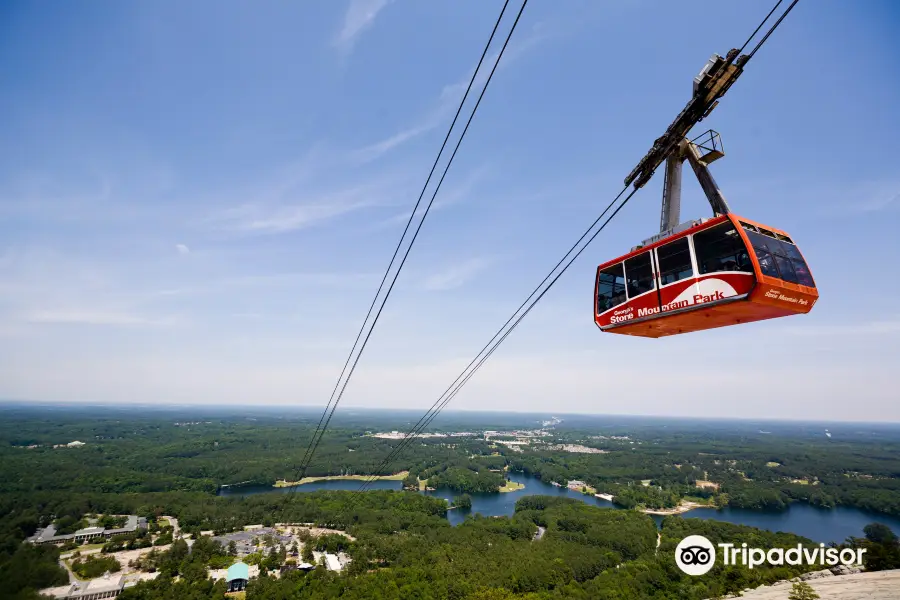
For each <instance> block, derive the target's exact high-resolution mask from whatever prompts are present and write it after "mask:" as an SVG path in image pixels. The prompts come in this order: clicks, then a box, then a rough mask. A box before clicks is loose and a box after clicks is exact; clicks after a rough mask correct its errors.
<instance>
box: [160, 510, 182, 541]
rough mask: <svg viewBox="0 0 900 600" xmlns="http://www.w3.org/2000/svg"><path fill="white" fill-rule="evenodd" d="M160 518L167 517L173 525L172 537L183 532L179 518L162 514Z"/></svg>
mask: <svg viewBox="0 0 900 600" xmlns="http://www.w3.org/2000/svg"><path fill="white" fill-rule="evenodd" d="M160 518H162V519H166V520H167V521H168V522H169V523H170V524H171V525H172V537H178V534H179V533H181V528H180V527H178V519H176V518H175V517H169V516H167V515H162V517H160Z"/></svg>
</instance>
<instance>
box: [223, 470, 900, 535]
mask: <svg viewBox="0 0 900 600" xmlns="http://www.w3.org/2000/svg"><path fill="white" fill-rule="evenodd" d="M509 478H510V479H511V480H512V481H515V482H518V483H521V484H524V485H525V487H524V488H523V489H521V490H517V491H515V492H506V493H502V494H470V496H471V497H472V509H471V510H468V511H460V510H455V509H454V510H450V511H448V512H447V519H448V520H449V521H450V524H451V525H456V524H458V523H461V522H462V521H463V520H465V518H466V515H468V514H475V513H476V512H478V513H481V514H482V515H484V516H488V517H493V516H508V515H512V514H513V512H514V510H515V507H516V502H517V501H518V500H519V498H523V497H525V496H533V495H536V494H541V495H546V496H566V497H568V498H575V499H576V500H580V501H581V502H585V503H586V504H590V505H591V506H600V507H606V508H615V505H613V503H612V502H609V501H607V500H601V499H600V498H596V497H594V496H588V495H585V494H582V493H580V492H574V491H572V490H570V489H568V488H561V487H556V486H553V485H550V484H549V483H545V482H543V481H541V480H540V479H537V478H536V477H533V476H530V475H525V474H523V473H510V476H509ZM360 484H361V482H360V481H352V480H332V481H316V482H313V483H305V484H303V485H301V486H296V487H295V488H273V487H262V486H253V487H240V488H237V487H232V488H222V490H220V492H219V494H220V495H222V496H235V495H237V496H246V495H251V494H261V493H279V492H281V493H284V492H287V491H289V490H291V489H295V490H297V491H304V492H307V491H310V492H311V491H314V490H349V491H355V490H357V489H359V486H360ZM369 487H370V489H376V490H399V489H401V487H402V484H401V482H399V481H383V480H381V481H374V482H372V484H371V485H370V486H369ZM422 493H424V494H427V495H429V496H435V497H437V498H444V499H446V500H448V501H452V500H453V497H454V496H456V495H458V494H457V493H456V492H453V491H451V490H448V489H439V490H437V491H434V492H422ZM682 516H683V517H684V518H688V519H689V518H699V519H715V520H717V521H726V522H728V523H735V524H738V525H750V526H752V527H758V528H760V529H767V530H769V531H785V532H790V533H794V534H797V535H802V536H803V537H807V538H809V539H811V540H814V541H816V542H825V543H828V542H843V541H844V540H845V539H846V538H847V537H849V536H851V535H852V536H862V535H863V527H865V526H866V525H868V524H869V523H872V522H873V521H874V522H878V523H884V524H885V525H887V526H888V527H890V528H891V529H892V530H893V531H894V532H895V533H897V534H900V518H897V517H889V516H886V515H879V514H875V513H868V512H866V511H863V510H860V509H857V508H848V507H838V508H834V509H824V508H818V507H815V506H810V505H808V504H800V503H794V504H792V505H791V507H790V508H788V509H787V510H785V511H783V512H773V511H756V510H747V509H740V508H725V509H722V510H716V509H714V508H697V509H694V510H692V511H690V512H687V513H683V514H682ZM651 517H652V518H653V520H654V521H656V523H657V525H659V523H660V522H661V521H662V519H663V517H661V516H657V515H651Z"/></svg>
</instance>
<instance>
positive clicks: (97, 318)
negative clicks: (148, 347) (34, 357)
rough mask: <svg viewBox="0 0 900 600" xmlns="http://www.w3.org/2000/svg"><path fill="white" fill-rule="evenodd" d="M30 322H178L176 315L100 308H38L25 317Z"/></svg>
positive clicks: (91, 323) (156, 323)
mask: <svg viewBox="0 0 900 600" xmlns="http://www.w3.org/2000/svg"><path fill="white" fill-rule="evenodd" d="M25 321H26V322H28V323H47V324H69V325H120V326H121V325H129V326H147V325H171V324H175V323H177V322H178V320H177V319H176V318H174V317H162V318H151V317H145V316H141V315H137V314H132V313H127V312H117V311H110V312H107V311H98V310H86V311H80V310H38V311H34V312H32V313H30V314H28V315H26V317H25Z"/></svg>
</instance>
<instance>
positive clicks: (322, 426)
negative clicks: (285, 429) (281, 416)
mask: <svg viewBox="0 0 900 600" xmlns="http://www.w3.org/2000/svg"><path fill="white" fill-rule="evenodd" d="M508 4H509V0H506V2H505V3H504V5H503V9H502V10H501V12H500V16H499V17H498V18H497V21H496V23H495V24H494V28H493V30H492V31H491V36H490V38H489V39H488V43H487V44H486V45H485V48H484V51H483V52H482V54H481V58H480V59H479V61H478V65H477V66H476V69H475V72H474V73H473V74H472V78H471V79H470V80H469V85H468V87H467V89H466V92H465V94H464V95H463V99H462V101H461V102H460V105H459V108H458V109H457V111H456V115H455V116H454V118H453V122H452V123H451V125H450V128H449V130H448V132H447V135H446V136H445V138H444V142H443V144H442V145H441V149H440V152H439V153H438V156H437V158H436V159H435V161H434V164H433V165H432V167H431V171H430V172H429V174H428V178H427V179H426V181H425V185H424V186H423V188H422V191H421V193H420V194H419V199H418V201H417V202H416V205H415V207H414V208H413V210H412V213H411V214H410V218H409V220H408V221H407V224H406V228H405V229H404V231H403V236H401V238H400V242H398V244H397V247H396V249H395V250H394V255H393V256H392V257H391V263H390V264H389V265H388V268H387V270H386V271H385V275H384V277H383V278H382V281H381V285H379V288H378V291H377V292H376V294H375V298H374V299H373V300H372V304H371V306H370V307H369V311H368V313H367V314H366V319H365V320H364V321H363V326H362V327H361V328H360V331H359V333H358V334H357V337H356V340H355V342H354V345H353V348H352V349H351V351H350V355H349V356H348V357H347V360H346V362H345V363H344V368H343V369H342V371H341V375H340V377H339V378H338V382H337V384H336V385H335V388H334V390H333V391H332V395H331V399H329V402H328V405H326V407H325V411H324V412H323V413H322V417H321V418H320V419H319V425H318V426H317V427H316V432H315V433H314V435H313V438H312V439H311V440H310V444H309V446H308V447H307V451H306V453H305V455H304V458H303V461H302V462H301V467H300V469H298V476H297V479H296V481H300V480H302V479H303V477H304V476H305V474H306V470H307V469H308V468H309V464H310V463H311V461H312V458H313V456H314V455H315V452H316V449H317V448H318V446H319V443H320V442H321V440H322V438H323V437H324V434H325V431H326V430H327V428H328V425H329V423H330V421H331V418H332V417H333V415H334V412H335V410H336V409H337V406H338V403H339V402H340V400H341V397H342V396H343V394H344V391H345V390H346V388H347V385H348V383H349V381H350V378H351V377H352V375H353V372H354V371H355V369H356V366H357V364H358V362H359V359H360V358H361V356H362V353H363V351H364V350H365V347H366V345H367V344H368V341H369V338H370V337H371V335H372V332H373V331H374V328H375V324H376V323H377V322H378V319H379V317H380V316H381V313H382V311H383V310H384V307H385V304H386V303H387V300H388V298H389V297H390V294H391V292H392V291H393V288H394V285H395V284H396V282H397V278H398V277H399V275H400V271H401V270H402V269H403V266H404V264H405V263H406V260H407V258H408V257H409V253H410V251H411V250H412V246H413V244H415V241H416V238H417V237H418V235H419V232H420V231H421V229H422V225H423V224H424V222H425V218H426V217H427V216H428V213H429V211H430V210H431V207H432V205H433V204H434V200H435V198H436V197H437V193H438V191H439V190H440V188H441V185H442V184H443V182H444V178H445V177H446V175H447V172H448V171H449V169H450V165H452V164H453V160H454V158H455V157H456V153H457V152H458V150H459V148H460V145H461V144H462V141H463V139H464V138H465V136H466V133H467V132H468V130H469V126H470V125H471V123H472V120H473V119H474V117H475V113H476V112H477V110H478V107H479V106H480V104H481V100H482V99H483V98H484V94H485V92H486V91H487V88H488V85H490V82H491V79H492V78H493V76H494V73H495V72H496V70H497V66H498V65H499V64H500V59H501V58H502V57H503V53H504V51H505V50H506V47H507V45H508V44H509V41H510V39H511V37H512V34H513V32H514V31H515V28H516V26H517V25H518V22H519V19H520V18H521V16H522V12H523V11H524V10H525V6H526V5H527V4H528V0H524V2H523V3H522V6H521V8H520V9H519V12H518V15H517V16H516V20H515V22H514V23H513V25H512V28H511V29H510V31H509V33H508V35H507V37H506V40H505V41H504V44H503V47H502V48H501V50H500V52H499V54H498V55H497V58H496V60H495V61H494V66H493V68H492V69H491V72H490V74H489V75H488V78H487V80H486V81H485V84H484V86H483V88H482V89H481V93H480V94H479V96H478V100H477V101H476V103H475V106H474V108H473V109H472V113H471V114H470V115H469V118H468V120H467V122H466V125H465V128H464V129H463V132H462V134H461V135H460V137H459V140H458V141H457V143H456V146H455V148H454V150H453V153H452V154H451V156H450V159H449V160H448V162H447V165H446V166H445V167H444V171H443V173H442V175H441V178H440V180H439V182H438V184H437V186H436V187H435V190H434V193H433V194H432V196H431V199H430V201H429V202H428V205H427V206H426V208H425V210H424V211H423V213H422V216H421V218H420V220H419V223H418V226H417V227H416V229H415V232H414V234H413V237H412V240H411V241H410V243H409V246H408V247H407V249H406V252H405V253H404V255H403V258H402V260H401V261H400V264H399V265H398V267H397V270H396V272H395V273H394V276H393V279H392V281H391V284H390V286H389V287H388V289H387V292H386V294H385V295H384V298H383V299H382V301H381V305H380V306H379V308H378V311H377V312H376V314H375V317H374V318H373V319H372V323H371V326H370V327H369V330H368V333H367V334H366V336H365V338H364V339H363V342H362V344H361V345H360V347H359V351H358V352H357V353H356V358H355V359H354V360H353V364H352V365H351V366H350V370H349V372H348V373H347V376H346V378H344V377H343V376H344V373H345V372H346V371H347V366H348V365H349V364H350V361H351V359H352V358H353V354H354V351H355V350H356V347H357V344H358V342H359V340H360V338H361V337H362V333H363V331H364V330H365V328H366V324H367V322H368V320H369V317H370V316H371V314H372V310H373V309H374V306H375V304H376V302H377V300H378V296H379V294H380V293H381V291H382V289H383V288H384V284H385V282H386V280H387V277H388V275H389V274H390V271H391V267H392V266H393V264H394V261H395V260H396V258H397V255H398V253H399V251H400V248H401V247H402V244H403V240H404V238H405V237H406V234H407V232H408V230H409V227H410V225H411V223H412V220H413V218H414V216H415V215H416V212H417V211H418V209H419V205H420V203H421V201H422V198H423V197H424V195H425V191H426V190H427V188H428V184H429V183H430V181H431V178H432V176H433V175H434V171H435V169H436V168H437V165H438V162H439V161H440V158H441V155H442V154H443V152H444V149H445V148H446V145H447V142H448V140H449V138H450V135H451V132H452V131H453V128H454V126H455V124H456V122H457V120H458V118H459V115H460V113H461V111H462V108H463V106H464V104H465V101H466V99H467V98H468V96H469V93H470V91H471V89H472V86H473V85H474V82H475V79H476V78H477V75H478V73H479V71H480V69H481V65H482V63H483V62H484V58H485V56H486V55H487V52H488V50H489V48H490V45H491V42H492V41H493V39H494V36H495V35H496V32H497V29H498V27H499V25H500V22H501V20H502V19H503V15H504V13H505V11H506V8H507V5H508ZM342 379H343V385H341V380H342ZM338 388H340V392H338ZM332 401H333V404H332ZM326 415H327V417H326ZM295 492H296V488H295V487H294V488H291V490H290V491H289V493H288V498H289V497H290V496H291V495H292V494H293V493H295Z"/></svg>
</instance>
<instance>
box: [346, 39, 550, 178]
mask: <svg viewBox="0 0 900 600" xmlns="http://www.w3.org/2000/svg"><path fill="white" fill-rule="evenodd" d="M549 37H551V33H550V32H549V31H547V30H546V28H545V27H544V26H543V24H541V23H537V24H535V25H534V26H533V27H532V29H531V31H530V32H528V34H526V36H525V37H524V38H521V39H520V40H519V41H516V38H515V37H513V38H512V40H511V41H510V44H509V45H508V46H507V48H506V50H505V51H504V53H503V58H502V60H501V61H500V64H499V65H498V66H497V72H500V71H501V70H503V69H504V68H508V67H509V66H510V65H511V64H513V63H515V62H516V61H517V60H518V59H519V58H521V57H522V56H523V55H524V54H525V53H526V52H527V51H528V50H529V49H531V48H533V47H534V46H536V45H538V44H539V43H540V42H542V41H544V40H546V39H548V38H549ZM495 40H496V39H495ZM499 43H501V44H502V41H501V42H499ZM498 54H499V51H497V52H495V53H493V54H489V55H487V56H485V60H484V62H483V63H482V65H481V69H480V70H479V71H478V74H477V75H476V77H475V81H474V82H473V84H472V91H471V92H470V93H469V97H468V98H467V99H466V104H467V105H469V106H474V102H475V100H474V98H477V96H478V94H479V93H480V91H481V88H482V87H483V86H484V84H485V82H486V81H487V78H488V76H489V75H490V72H491V68H492V67H493V64H494V61H496V60H497V55H498ZM473 69H474V67H473ZM496 76H497V74H496V73H495V74H494V77H495V78H496ZM471 78H472V75H471V73H469V74H468V75H466V77H465V78H463V79H461V80H460V81H458V82H456V83H453V84H449V85H446V86H444V87H443V89H442V90H441V92H440V94H439V96H438V99H437V102H436V103H435V106H434V107H432V108H431V109H430V110H429V111H428V112H427V113H426V114H425V116H424V117H422V118H421V119H420V120H419V122H418V123H416V124H414V125H411V126H409V127H407V128H404V129H402V130H400V131H399V132H397V133H395V134H393V135H391V136H389V137H387V138H385V139H383V140H381V141H379V142H375V143H374V144H370V145H368V146H365V147H363V148H360V149H359V150H356V151H355V152H354V153H353V154H352V157H353V158H354V159H355V160H356V161H358V162H360V163H366V162H370V161H373V160H375V159H377V158H379V157H380V156H382V155H383V154H385V153H387V152H389V151H390V150H393V149H394V148H396V147H398V146H400V145H402V144H404V143H406V142H408V141H410V140H412V139H414V138H416V137H419V136H420V135H423V134H425V133H428V132H429V131H431V130H432V129H435V128H436V127H438V126H440V125H442V124H443V123H444V122H446V121H448V120H449V119H450V118H451V116H452V115H453V114H454V113H455V112H456V109H457V108H458V107H459V102H460V100H462V97H463V94H464V93H465V91H466V87H468V85H469V80H470V79H471ZM460 118H461V119H464V118H467V113H466V112H465V111H463V112H462V113H460ZM463 122H464V121H463Z"/></svg>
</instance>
